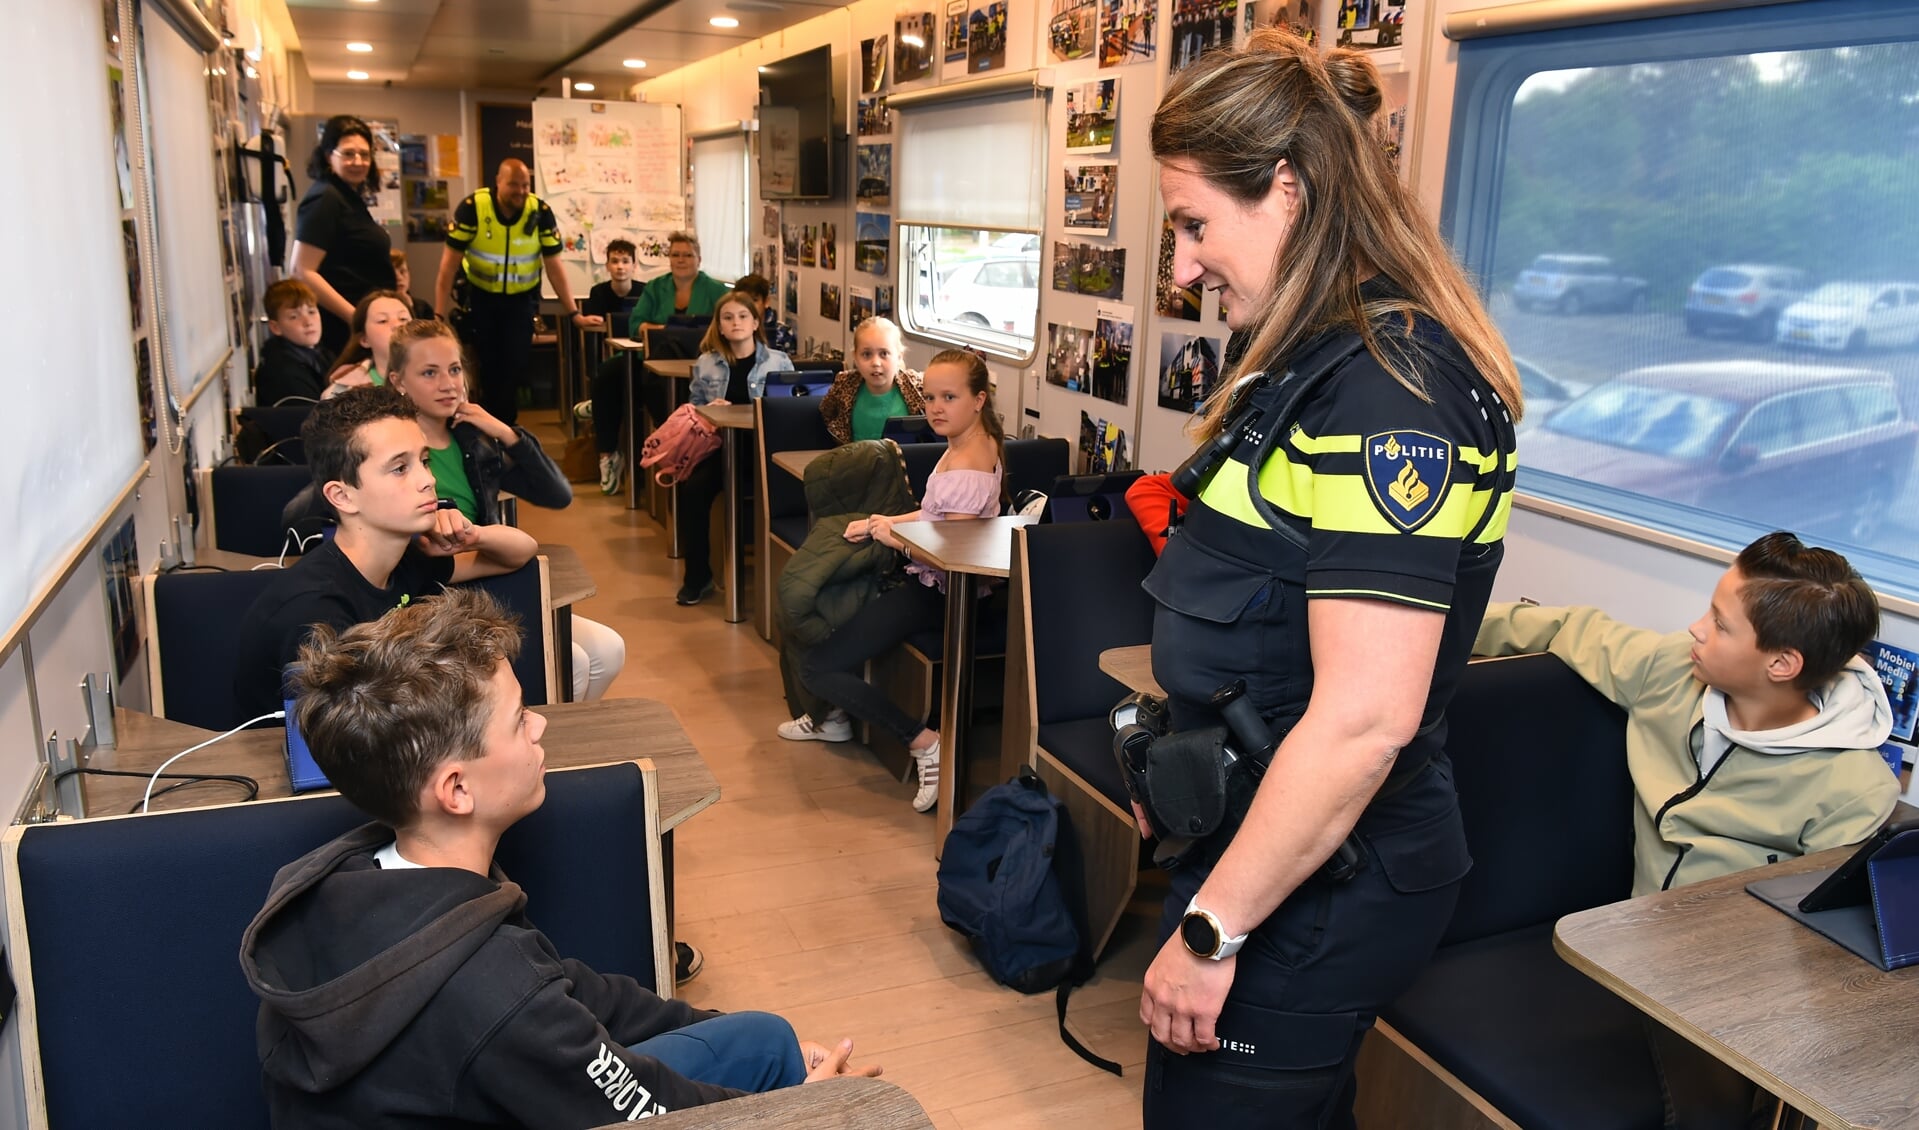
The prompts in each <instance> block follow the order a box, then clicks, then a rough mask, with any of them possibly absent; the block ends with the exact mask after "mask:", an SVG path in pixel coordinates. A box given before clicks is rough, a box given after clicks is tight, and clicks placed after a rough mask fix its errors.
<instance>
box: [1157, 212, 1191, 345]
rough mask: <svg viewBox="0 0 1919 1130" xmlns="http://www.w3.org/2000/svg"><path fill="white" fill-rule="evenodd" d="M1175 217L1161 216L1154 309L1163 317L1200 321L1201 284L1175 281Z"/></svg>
mask: <svg viewBox="0 0 1919 1130" xmlns="http://www.w3.org/2000/svg"><path fill="white" fill-rule="evenodd" d="M1173 240H1174V236H1173V218H1172V217H1171V216H1168V215H1165V214H1164V213H1161V215H1160V221H1159V265H1158V267H1157V268H1156V269H1155V270H1154V272H1153V309H1154V310H1156V311H1158V312H1159V314H1160V316H1161V317H1165V318H1178V319H1180V320H1181V321H1185V322H1197V321H1199V313H1200V289H1199V286H1198V284H1197V283H1195V284H1194V285H1192V286H1180V285H1179V284H1178V283H1176V282H1174V281H1173Z"/></svg>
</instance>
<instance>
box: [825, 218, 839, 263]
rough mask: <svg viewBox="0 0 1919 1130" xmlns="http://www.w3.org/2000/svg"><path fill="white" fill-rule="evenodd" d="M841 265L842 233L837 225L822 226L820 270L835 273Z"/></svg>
mask: <svg viewBox="0 0 1919 1130" xmlns="http://www.w3.org/2000/svg"><path fill="white" fill-rule="evenodd" d="M839 265H840V231H839V226H838V225H837V224H821V225H820V269H821V270H823V271H835V270H838V269H839Z"/></svg>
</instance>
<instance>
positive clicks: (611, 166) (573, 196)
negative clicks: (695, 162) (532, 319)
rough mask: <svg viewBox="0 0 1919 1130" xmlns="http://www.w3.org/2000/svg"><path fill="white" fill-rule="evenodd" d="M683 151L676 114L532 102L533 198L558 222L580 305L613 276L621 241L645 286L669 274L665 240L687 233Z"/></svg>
mask: <svg viewBox="0 0 1919 1130" xmlns="http://www.w3.org/2000/svg"><path fill="white" fill-rule="evenodd" d="M682 152H683V146H682V145H681V142H680V108H679V107H678V106H659V105H653V104H650V103H645V102H593V101H588V100H586V99H582V98H539V99H535V100H534V102H533V184H534V190H535V191H536V192H538V193H539V196H540V198H541V199H542V200H545V201H546V202H547V204H548V205H550V206H551V207H552V209H553V214H554V216H555V217H557V218H558V220H559V223H560V242H561V245H562V248H563V250H562V251H561V252H560V261H561V263H562V264H564V265H565V269H566V273H567V279H568V281H569V282H571V283H572V284H573V295H574V297H575V298H582V299H583V298H585V297H586V292H587V289H588V288H589V287H591V286H592V285H593V284H594V283H596V282H600V281H602V280H604V279H605V278H606V245H607V244H608V243H609V242H611V241H612V240H615V239H626V240H630V241H632V243H633V244H634V245H635V246H636V247H638V248H639V253H640V263H639V270H638V271H637V272H636V277H637V278H639V279H641V280H646V279H650V278H653V277H654V276H655V275H660V274H664V273H665V272H666V237H667V235H668V234H669V233H671V232H672V231H674V230H675V229H677V228H682V227H684V226H685V225H686V191H685V185H684V179H685V178H684V175H683V173H682V171H681V168H680V165H681V154H682ZM545 293H546V296H547V297H549V298H551V297H552V296H553V289H552V286H551V284H548V285H547V286H546V287H545Z"/></svg>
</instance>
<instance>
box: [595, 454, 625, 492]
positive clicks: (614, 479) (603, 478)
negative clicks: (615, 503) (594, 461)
mask: <svg viewBox="0 0 1919 1130" xmlns="http://www.w3.org/2000/svg"><path fill="white" fill-rule="evenodd" d="M624 470H626V459H625V457H624V456H622V455H621V454H620V453H619V452H617V451H609V452H607V453H606V454H605V455H602V456H600V493H601V494H618V493H620V473H621V472H622V471H624Z"/></svg>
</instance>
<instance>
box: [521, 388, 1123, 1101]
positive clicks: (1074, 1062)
mask: <svg viewBox="0 0 1919 1130" xmlns="http://www.w3.org/2000/svg"><path fill="white" fill-rule="evenodd" d="M522 422H523V423H525V424H527V425H528V426H529V427H531V428H533V429H534V431H535V433H536V434H537V435H539V436H540V437H541V438H542V440H543V441H545V443H546V445H547V449H548V450H549V451H552V452H555V453H556V454H557V452H558V450H559V447H560V442H559V431H558V428H557V426H556V425H555V424H554V420H553V414H552V413H550V412H548V413H536V414H532V415H531V416H529V417H525V418H523V420H522ZM574 489H575V492H576V494H575V500H574V503H573V505H572V506H571V507H570V508H568V509H566V510H563V511H546V510H538V509H535V508H533V507H525V506H523V507H522V508H521V512H520V513H521V525H522V526H523V527H524V528H525V529H527V530H528V531H529V532H531V533H532V534H533V535H534V536H535V537H537V538H539V539H540V540H541V541H548V542H564V543H566V544H569V545H571V546H573V547H574V548H575V549H577V550H578V551H579V553H580V556H581V558H582V559H583V560H584V561H585V563H586V565H587V567H588V569H590V570H591V571H592V573H593V577H594V580H595V581H596V582H597V584H598V587H599V595H598V596H596V597H594V598H593V599H591V600H589V601H587V602H585V603H584V604H582V605H580V606H579V611H580V613H581V614H583V615H585V616H588V617H591V618H592V619H595V620H598V621H601V622H602V623H605V624H608V625H610V626H611V627H613V628H614V629H616V630H617V631H619V633H620V634H621V635H622V636H624V637H625V638H626V646H627V662H626V669H625V671H624V673H622V674H621V675H620V677H619V679H618V680H617V681H616V682H615V683H614V684H613V688H612V691H611V692H610V697H615V698H622V697H639V698H653V699H659V700H661V701H663V702H666V703H670V704H671V705H672V706H673V708H674V710H675V711H676V712H677V713H678V715H679V718H680V723H681V724H682V725H683V726H685V728H686V730H687V733H688V734H690V735H691V736H692V738H693V742H694V744H695V745H696V746H697V747H698V748H699V750H700V752H701V753H702V754H703V755H704V756H705V758H706V760H707V763H708V764H709V765H711V766H712V769H713V773H714V775H715V776H717V777H718V778H719V781H720V789H721V796H720V802H719V803H718V804H717V805H715V806H714V807H713V808H711V809H709V810H707V811H705V812H703V813H701V814H699V815H698V816H696V817H694V818H693V819H692V820H691V821H689V822H688V823H687V824H686V825H685V826H684V827H682V828H681V829H680V831H679V832H678V833H677V845H676V846H677V851H678V863H677V867H678V877H677V883H676V890H677V896H678V900H679V902H678V928H679V934H680V936H681V937H682V938H683V939H685V940H687V941H690V942H692V943H693V944H695V945H697V946H699V947H700V948H701V949H702V950H703V951H705V954H706V968H705V970H704V971H703V972H702V973H701V974H700V976H699V977H698V978H697V979H695V980H694V981H693V982H692V983H691V984H689V985H687V986H686V987H685V988H684V989H683V990H682V996H683V997H684V998H685V999H686V1000H688V1001H690V1002H691V1003H693V1004H695V1005H700V1006H705V1007H711V1008H720V1009H728V1010H740V1009H763V1010H767V1011H771V1012H777V1013H779V1014H781V1015H783V1016H785V1017H786V1018H787V1019H789V1020H791V1021H792V1023H793V1026H794V1028H796V1029H797V1030H798V1031H799V1033H800V1035H801V1036H802V1037H803V1038H807V1039H815V1040H820V1041H822V1042H824V1041H829V1040H833V1039H837V1038H839V1037H840V1036H842V1035H845V1036H851V1037H852V1038H853V1040H854V1053H855V1059H856V1060H857V1061H859V1062H877V1063H879V1064H881V1065H883V1066H884V1068H885V1077H886V1078H888V1079H890V1080H892V1081H894V1082H896V1083H898V1084H899V1085H900V1086H902V1087H905V1088H906V1089H907V1090H908V1091H911V1092H912V1093H913V1095H914V1096H915V1097H916V1098H917V1099H918V1100H919V1101H920V1104H921V1105H922V1106H924V1107H925V1108H926V1110H927V1111H928V1112H929V1113H930V1114H931V1115H932V1117H933V1122H934V1124H935V1125H937V1126H939V1127H941V1128H942V1130H952V1128H956V1127H964V1128H966V1130H978V1128H983V1127H992V1128H994V1130H1017V1128H1020V1127H1029V1126H1030V1127H1035V1128H1038V1127H1101V1128H1108V1127H1126V1126H1137V1125H1138V1124H1139V1094H1140V1076H1141V1072H1142V1067H1141V1064H1142V1062H1143V1060H1144V1058H1145V1049H1146V1034H1145V1031H1144V1029H1143V1028H1142V1027H1141V1026H1140V1023H1139V991H1140V978H1141V976H1142V975H1143V973H1144V970H1145V967H1146V964H1147V962H1148V961H1149V960H1150V959H1151V956H1152V937H1151V933H1152V925H1153V922H1152V918H1151V917H1150V914H1151V913H1156V907H1155V906H1153V905H1152V904H1151V902H1150V901H1149V900H1142V901H1141V902H1139V903H1137V904H1136V905H1135V910H1137V911H1138V912H1139V913H1135V914H1129V915H1128V916H1127V921H1126V922H1124V923H1123V924H1122V925H1121V927H1120V931H1121V932H1120V934H1119V935H1118V936H1117V937H1116V939H1115V943H1114V947H1113V948H1112V949H1110V950H1109V951H1108V956H1107V958H1106V960H1105V961H1103V962H1102V963H1101V975H1100V976H1099V977H1098V978H1096V979H1095V980H1094V981H1092V982H1091V983H1089V984H1087V985H1086V986H1084V987H1082V988H1081V989H1079V990H1078V991H1077V992H1075V993H1074V995H1073V1002H1072V1012H1071V1018H1072V1019H1071V1024H1072V1027H1073V1029H1074V1030H1075V1032H1076V1033H1077V1034H1078V1035H1079V1037H1080V1039H1081V1040H1082V1041H1083V1042H1085V1043H1086V1044H1087V1045H1088V1046H1089V1047H1091V1048H1092V1049H1093V1050H1094V1051H1096V1052H1098V1053H1099V1054H1101V1055H1104V1056H1106V1057H1108V1058H1111V1059H1116V1060H1118V1061H1119V1062H1120V1063H1121V1064H1123V1065H1124V1066H1125V1069H1126V1074H1125V1077H1124V1078H1121V1079H1115V1078H1113V1077H1112V1076H1111V1075H1107V1074H1105V1073H1102V1072H1100V1071H1098V1070H1096V1069H1094V1068H1092V1067H1090V1066H1088V1065H1087V1064H1085V1063H1084V1062H1082V1061H1081V1060H1080V1059H1079V1058H1078V1057H1076V1056H1074V1055H1073V1053H1072V1052H1070V1051H1068V1050H1067V1048H1066V1047H1065V1045H1064V1044H1062V1043H1061V1042H1060V1039H1059V1034H1058V1031H1057V1025H1056V1024H1055V1022H1054V1017H1053V997H1052V995H1051V994H1050V993H1048V994H1041V995H1039V996H1034V997H1025V996H1021V995H1020V994H1018V993H1015V992H1014V991H1012V990H1011V989H1006V988H1002V987H1000V986H998V985H996V984H994V983H993V981H992V979H991V978H990V977H988V976H987V975H986V974H985V973H984V972H982V971H981V969H980V967H979V965H978V963H977V962H976V961H975V960H974V958H973V957H972V955H971V953H970V952H968V950H967V948H966V945H965V943H964V942H963V941H962V940H961V938H960V937H959V935H957V934H955V933H954V932H953V931H951V930H949V929H947V928H946V927H945V926H944V925H942V924H941V923H940V920H939V913H938V911H937V909H936V908H935V906H934V881H933V875H934V861H933V820H932V818H931V816H930V815H921V814H919V813H916V812H914V811H913V810H912V808H911V806H910V804H909V801H910V799H911V796H912V793H913V788H912V786H910V785H907V784H903V783H901V782H899V781H896V780H893V779H891V778H890V777H889V776H888V775H887V774H886V773H885V771H884V770H882V769H881V768H880V766H879V764H878V763H877V762H876V761H874V760H873V758H872V756H871V755H870V754H868V753H867V752H866V750H865V748H864V747H862V746H860V745H858V744H857V743H851V742H849V743H845V744H841V745H826V744H823V743H818V742H804V743H795V742H787V741H783V740H782V739H781V738H780V737H779V736H778V735H777V734H776V733H775V732H774V727H776V726H777V725H778V724H779V723H780V722H782V721H784V720H785V719H786V717H787V714H786V707H785V704H784V702H783V700H782V697H781V694H780V681H779V672H778V667H777V658H776V656H775V653H774V651H773V649H772V648H771V647H770V646H768V645H767V644H766V643H765V641H763V640H761V639H760V638H759V636H758V634H757V633H755V632H754V630H753V626H752V623H751V621H750V620H749V621H748V622H746V623H742V624H728V623H726V622H725V621H724V620H723V619H722V618H721V605H720V601H719V600H718V599H709V600H708V601H707V602H706V603H705V604H702V605H699V606H696V607H693V608H681V607H679V606H678V605H676V604H675V603H674V602H673V595H674V592H675V591H676V590H677V589H678V587H679V562H677V561H670V560H668V559H667V556H666V542H665V534H664V531H662V530H661V529H660V527H659V526H658V524H656V523H655V522H653V521H652V519H650V518H648V517H647V516H646V513H645V511H643V510H634V511H629V510H627V509H625V507H624V504H623V503H622V501H621V500H620V499H618V498H606V497H604V496H602V495H601V494H600V492H599V489H598V487H597V486H595V485H594V484H590V483H585V484H575V487H574ZM715 564H716V566H717V565H718V562H717V561H716V562H715ZM1149 897H1150V896H1149Z"/></svg>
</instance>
